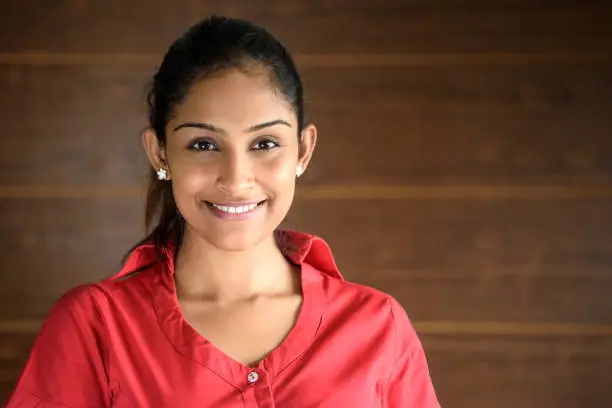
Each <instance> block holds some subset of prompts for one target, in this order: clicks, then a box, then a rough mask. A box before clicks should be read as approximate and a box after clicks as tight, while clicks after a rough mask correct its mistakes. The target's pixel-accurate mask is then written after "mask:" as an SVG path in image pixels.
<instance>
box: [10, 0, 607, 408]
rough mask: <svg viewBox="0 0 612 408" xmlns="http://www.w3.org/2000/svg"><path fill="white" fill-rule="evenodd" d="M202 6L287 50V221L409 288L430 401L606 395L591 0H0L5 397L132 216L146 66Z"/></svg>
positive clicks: (129, 240)
mask: <svg viewBox="0 0 612 408" xmlns="http://www.w3.org/2000/svg"><path fill="white" fill-rule="evenodd" d="M211 12H214V13H222V14H225V13H228V14H231V15H233V16H240V17H246V18H250V19H253V20H254V21H255V22H258V23H260V24H263V25H264V26H266V27H267V28H269V29H270V30H271V31H273V32H274V33H275V34H277V35H278V36H279V37H280V38H281V40H283V41H284V42H285V43H286V44H287V45H288V46H289V48H290V50H291V51H292V52H293V53H294V54H295V57H296V59H297V61H298V64H299V66H300V68H301V70H302V73H303V77H304V81H305V84H306V90H307V96H308V102H309V108H310V111H309V112H310V115H311V117H312V118H313V119H314V121H315V123H317V124H318V126H319V129H320V135H321V137H320V143H319V147H318V150H317V152H316V154H315V158H314V163H313V166H311V168H310V169H309V172H308V173H307V175H306V176H305V177H304V178H303V179H302V180H301V181H300V184H301V186H300V188H299V197H298V199H297V202H296V204H295V207H294V209H293V211H292V213H291V216H290V224H291V227H294V228H299V229H303V230H306V231H309V232H312V233H316V234H319V235H321V236H323V237H324V238H326V239H327V240H328V241H329V243H330V244H331V246H332V248H333V249H334V250H335V253H336V256H337V260H338V263H339V265H340V267H341V269H342V271H343V273H344V274H345V276H346V277H347V278H348V279H351V280H355V281H358V282H362V283H365V284H369V285H372V286H375V287H377V288H380V289H382V290H385V291H387V292H389V293H391V294H393V295H394V296H396V297H397V298H398V300H399V301H400V302H401V303H402V304H403V305H404V306H405V307H406V309H407V311H408V313H409V315H410V317H411V318H412V320H413V322H414V324H415V326H416V328H417V329H418V331H419V332H420V334H421V337H422V339H423V342H424V345H425V349H426V352H427V355H428V358H429V361H430V366H431V371H432V376H433V380H434V382H435V385H436V388H437V391H438V394H439V398H440V400H441V403H442V405H443V406H445V407H453V408H510V407H512V408H515V407H522V408H529V407H533V408H535V407H538V408H548V407H550V408H566V407H567V408H569V407H583V406H591V407H608V406H612V370H611V369H610V367H612V270H611V268H612V206H611V205H612V160H611V158H612V137H611V131H612V51H611V50H612V5H611V4H610V2H609V1H595V0H589V1H587V0H575V1H571V0H565V1H564V0H541V1H535V0H513V1H510V0H489V1H485V0H447V1H442V0H395V1H381V2H376V1H374V0H370V1H366V0H359V1H355V0H352V1H351V0H328V1H324V0H318V1H313V2H307V1H302V0H278V1H266V2H264V1H257V2H251V1H249V0H233V1H227V0H224V1H220V0H218V1H207V2H203V1H196V0H173V1H163V0H155V1H120V0H105V1H90V0H60V1H53V2H48V1H42V0H39V1H36V0H21V1H11V0H1V1H0V22H1V24H0V95H1V97H0V129H1V132H2V146H1V148H0V208H1V213H0V240H1V241H0V245H1V251H2V252H1V257H0V259H1V262H2V263H1V267H2V274H1V277H0V279H1V281H0V384H1V386H0V400H1V399H4V398H5V397H6V395H7V393H8V391H9V390H10V389H11V387H12V384H13V382H14V380H15V378H16V376H17V375H18V373H19V372H20V370H21V367H22V364H23V362H24V360H25V358H26V357H27V354H28V351H29V347H30V345H31V342H32V340H33V338H34V336H35V335H36V331H37V329H38V327H39V324H40V321H41V319H42V318H44V316H45V314H46V312H47V311H48V309H49V307H50V305H51V304H52V303H53V301H54V300H56V299H57V297H58V296H59V295H60V294H62V293H63V292H64V291H65V290H67V289H68V288H69V287H71V286H73V285H76V284H79V283H83V282H87V281H93V280H98V279H101V278H103V277H105V276H107V275H109V274H111V273H112V272H113V271H115V270H116V268H117V265H118V263H119V260H120V257H121V255H122V254H123V253H124V251H125V250H127V249H128V247H129V246H130V245H131V244H133V243H134V242H135V241H136V240H137V239H139V238H140V237H141V236H142V233H143V228H142V209H141V204H142V198H141V197H142V191H143V176H144V174H145V169H146V166H145V161H144V155H143V153H141V149H140V145H139V141H138V132H139V131H140V129H141V128H142V127H143V126H144V124H145V111H144V103H143V96H144V92H145V89H146V84H147V81H148V80H149V78H150V77H151V75H152V74H153V72H154V70H155V67H156V66H157V64H158V63H159V61H160V58H161V55H162V53H163V52H164V50H165V49H166V48H167V47H168V45H169V44H170V42H171V41H172V40H173V39H174V38H175V37H176V36H177V35H179V34H180V33H181V32H182V31H183V30H184V29H186V28H187V27H188V26H189V25H190V24H192V23H194V22H195V21H197V20H198V19H199V18H200V17H203V16H205V15H207V14H209V13H211Z"/></svg>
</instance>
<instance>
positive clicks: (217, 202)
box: [144, 70, 316, 251]
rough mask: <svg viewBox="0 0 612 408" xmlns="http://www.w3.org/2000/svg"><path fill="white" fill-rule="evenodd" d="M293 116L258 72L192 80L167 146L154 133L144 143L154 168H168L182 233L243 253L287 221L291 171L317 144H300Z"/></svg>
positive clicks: (310, 139) (304, 139) (310, 138)
mask: <svg viewBox="0 0 612 408" xmlns="http://www.w3.org/2000/svg"><path fill="white" fill-rule="evenodd" d="M298 133H299V130H298V123H297V115H296V113H295V111H294V110H293V109H292V106H291V105H290V104H289V103H288V102H287V101H285V100H284V99H283V98H282V94H281V93H279V92H278V91H277V90H276V89H275V88H274V87H273V86H272V85H271V83H270V81H269V80H268V78H267V77H265V76H263V75H261V74H260V75H255V74H245V73H243V72H241V71H239V70H231V71H226V72H224V73H222V74H221V75H215V76H213V77H210V78H205V79H203V80H200V81H198V82H196V83H195V84H194V85H193V86H192V87H191V89H190V90H189V92H188V93H187V95H186V97H185V99H184V100H183V101H182V102H181V103H180V104H179V105H178V106H177V107H176V108H175V110H174V114H173V116H172V118H171V120H170V121H169V123H168V124H167V126H166V135H167V136H166V146H165V148H164V147H163V146H160V145H159V142H158V141H157V138H156V136H155V134H154V133H153V131H152V130H148V131H146V132H145V134H144V144H145V148H146V150H147V153H148V155H149V158H150V159H151V163H152V165H153V166H154V167H155V169H156V170H157V169H159V168H160V167H162V168H166V169H167V170H168V174H169V177H170V179H171V181H169V182H171V183H172V189H173V194H174V199H175V201H176V204H177V206H178V210H179V211H180V213H181V215H182V216H183V218H184V219H185V226H186V230H185V233H186V234H197V236H199V237H201V238H203V239H205V240H206V241H208V242H209V243H210V244H212V245H214V246H216V247H219V248H222V249H226V250H234V251H235V250H244V249H248V248H250V247H252V246H254V245H256V244H258V243H260V242H262V241H263V240H265V239H267V238H271V237H272V233H273V231H274V230H275V229H276V228H277V227H278V225H279V224H280V223H281V222H282V220H283V219H284V218H285V216H286V214H287V212H288V211H289V208H290V206H291V203H292V201H293V197H294V191H295V179H296V170H297V169H298V166H300V167H301V168H303V169H305V168H306V166H307V164H308V161H309V160H310V157H311V154H312V151H313V149H314V144H315V140H316V130H315V128H314V127H312V126H308V127H306V128H305V129H304V130H303V131H302V132H301V142H300V140H298Z"/></svg>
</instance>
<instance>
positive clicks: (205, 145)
mask: <svg viewBox="0 0 612 408" xmlns="http://www.w3.org/2000/svg"><path fill="white" fill-rule="evenodd" d="M189 150H197V151H202V150H217V146H215V145H214V144H213V143H212V142H210V141H208V140H198V141H195V142H193V143H191V144H190V145H189Z"/></svg>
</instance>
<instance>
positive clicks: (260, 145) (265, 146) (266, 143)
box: [253, 139, 279, 150]
mask: <svg viewBox="0 0 612 408" xmlns="http://www.w3.org/2000/svg"><path fill="white" fill-rule="evenodd" d="M278 146H279V145H278V143H276V142H274V141H272V140H270V139H264V140H260V141H258V142H256V143H255V144H254V145H253V150H272V149H274V148H275V147H278Z"/></svg>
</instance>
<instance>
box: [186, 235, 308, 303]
mask: <svg viewBox="0 0 612 408" xmlns="http://www.w3.org/2000/svg"><path fill="white" fill-rule="evenodd" d="M174 271H175V272H174V274H175V280H176V287H177V295H178V297H179V299H184V300H208V301H214V302H215V303H219V304H229V303H234V302H239V301H245V300H250V299H254V298H257V297H259V296H277V295H286V294H288V293H295V291H296V285H299V277H297V274H296V273H294V269H293V268H292V266H291V264H290V263H289V262H288V261H287V259H286V258H285V257H284V255H283V254H282V253H281V251H280V250H279V248H278V246H277V245H276V241H275V239H274V236H273V235H271V236H270V237H269V238H268V239H265V240H264V241H262V242H261V243H259V244H257V245H256V246H254V247H252V248H249V249H246V250H244V251H227V250H223V249H221V248H218V247H216V246H214V245H212V244H211V243H210V242H208V241H206V240H205V239H203V238H201V237H200V236H198V235H197V234H195V233H194V232H187V231H186V234H185V237H184V239H183V243H182V245H181V248H180V251H179V252H178V254H177V257H176V260H175V268H174Z"/></svg>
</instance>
